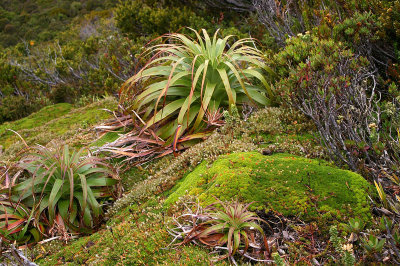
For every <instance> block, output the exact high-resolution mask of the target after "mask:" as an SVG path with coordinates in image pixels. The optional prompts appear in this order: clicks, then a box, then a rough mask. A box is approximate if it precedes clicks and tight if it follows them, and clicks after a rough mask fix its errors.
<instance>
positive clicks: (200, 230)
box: [179, 199, 270, 261]
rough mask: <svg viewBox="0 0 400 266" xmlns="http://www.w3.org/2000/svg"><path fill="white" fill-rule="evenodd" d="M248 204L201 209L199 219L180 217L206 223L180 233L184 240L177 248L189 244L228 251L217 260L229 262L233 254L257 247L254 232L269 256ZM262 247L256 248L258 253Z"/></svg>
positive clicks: (238, 203) (262, 233) (211, 206)
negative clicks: (260, 238) (201, 244)
mask: <svg viewBox="0 0 400 266" xmlns="http://www.w3.org/2000/svg"><path fill="white" fill-rule="evenodd" d="M250 205H251V203H250V204H247V205H245V204H242V203H240V202H238V201H236V202H222V201H221V200H219V199H217V202H215V203H214V204H212V205H210V206H208V207H207V208H205V209H204V214H201V215H194V216H193V215H183V216H190V217H192V219H193V218H195V217H196V218H198V219H199V220H205V221H204V222H201V223H197V222H194V223H193V225H192V229H191V230H186V231H184V232H183V235H184V236H185V238H184V239H183V241H182V242H181V243H180V244H179V245H182V244H186V243H190V242H192V241H194V242H196V241H200V242H201V243H203V244H205V245H207V246H209V247H213V248H216V249H217V250H218V249H227V251H228V253H227V254H226V255H224V256H222V257H221V258H220V259H225V258H230V259H232V260H233V256H234V255H235V254H236V253H240V254H241V255H245V254H246V253H247V252H248V250H249V248H250V247H253V248H254V247H258V246H259V245H258V244H257V243H256V232H259V233H260V234H261V236H262V239H263V242H264V245H265V248H266V249H267V253H268V255H269V253H270V252H269V247H268V243H267V240H266V237H265V234H264V231H263V229H262V228H261V227H260V225H259V224H258V223H257V221H259V222H263V221H264V220H262V219H260V218H259V217H258V216H257V215H256V214H255V213H253V212H250V211H248V207H249V206H250ZM260 248H261V247H258V249H260ZM233 261H234V260H233Z"/></svg>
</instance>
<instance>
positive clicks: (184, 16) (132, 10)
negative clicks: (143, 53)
mask: <svg viewBox="0 0 400 266" xmlns="http://www.w3.org/2000/svg"><path fill="white" fill-rule="evenodd" d="M152 2H153V3H152ZM179 5H180V6H179V7H176V5H175V6H174V5H167V4H165V3H159V2H158V1H138V0H134V1H124V2H121V3H120V4H119V5H118V6H117V8H116V9H115V19H116V21H117V26H118V28H120V29H121V30H122V32H124V33H129V34H130V35H131V36H132V37H133V38H137V37H140V36H150V37H152V36H159V35H162V34H165V33H168V32H176V31H178V30H179V29H181V28H184V27H197V28H209V27H210V26H211V23H210V22H207V20H206V19H205V18H204V17H202V16H199V15H197V14H196V13H195V12H194V11H193V10H192V9H191V8H189V7H188V6H187V5H183V6H181V5H182V4H181V3H180V4H179Z"/></svg>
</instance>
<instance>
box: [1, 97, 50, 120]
mask: <svg viewBox="0 0 400 266" xmlns="http://www.w3.org/2000/svg"><path fill="white" fill-rule="evenodd" d="M0 101H1V102H0V124H1V123H3V122H5V121H13V120H17V119H20V118H22V117H25V116H27V115H29V114H31V113H32V112H34V111H36V110H38V109H39V108H40V107H43V106H39V105H35V104H34V103H30V102H28V101H27V100H26V98H25V97H22V96H6V97H4V98H3V99H1V100H0Z"/></svg>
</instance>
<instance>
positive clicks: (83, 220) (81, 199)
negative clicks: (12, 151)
mask: <svg viewBox="0 0 400 266" xmlns="http://www.w3.org/2000/svg"><path fill="white" fill-rule="evenodd" d="M31 150H32V151H33V152H32V153H29V154H27V155H26V157H25V158H24V159H23V160H21V162H20V164H19V167H21V168H22V169H23V170H25V171H26V172H27V173H28V178H27V179H26V180H23V181H21V182H19V183H18V182H16V184H15V185H11V186H9V187H7V188H4V189H2V190H1V191H0V193H4V195H7V196H6V199H5V200H4V202H3V204H2V206H6V207H7V209H6V208H5V207H4V219H6V222H5V224H4V227H3V229H5V231H8V233H5V234H12V233H15V228H16V226H18V224H22V223H24V224H26V225H25V227H24V229H21V228H17V230H18V231H21V232H24V231H25V232H26V230H27V228H28V224H30V223H31V222H32V221H33V223H34V225H35V228H39V229H40V233H41V234H42V235H43V234H52V233H61V231H62V233H64V232H66V231H70V232H90V231H91V230H90V229H92V228H94V227H95V226H97V225H98V223H99V221H100V218H101V214H102V212H103V210H102V206H101V202H100V201H99V199H101V198H103V199H104V198H107V197H108V198H109V197H111V196H115V190H114V186H118V183H119V180H118V177H117V176H115V174H114V173H113V171H112V170H111V167H110V166H109V165H107V164H105V163H104V162H102V160H101V159H100V158H97V157H94V156H90V155H88V156H86V157H83V156H82V153H83V150H82V149H81V150H80V151H70V149H69V147H68V146H67V145H65V146H64V147H63V148H59V149H57V150H56V151H55V152H52V151H50V150H49V149H47V148H45V147H42V146H37V147H34V148H32V149H31ZM7 202H8V203H7ZM21 204H23V205H21ZM23 206H26V208H24V207H23ZM17 215H20V217H17ZM10 219H17V222H16V223H15V226H11V227H10V225H8V226H7V224H9V222H8V221H7V220H10ZM39 222H43V224H46V225H47V228H46V229H47V232H46V231H45V229H44V228H43V226H38V223H39ZM13 229H14V230H13ZM59 229H60V230H59ZM10 230H13V231H11V232H9V231H10ZM33 235H34V236H35V234H33ZM35 239H36V237H35Z"/></svg>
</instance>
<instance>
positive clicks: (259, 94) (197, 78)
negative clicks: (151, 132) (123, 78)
mask: <svg viewBox="0 0 400 266" xmlns="http://www.w3.org/2000/svg"><path fill="white" fill-rule="evenodd" d="M195 33H196V35H197V40H196V41H195V40H190V39H189V38H188V37H187V36H185V35H182V34H168V35H166V36H165V37H166V38H168V39H169V43H166V44H161V45H155V46H152V47H150V48H149V49H148V52H149V53H154V54H155V55H154V57H153V58H152V59H151V60H150V61H149V62H148V63H147V64H146V66H145V67H144V68H143V69H141V70H140V71H139V72H138V73H137V74H136V75H134V76H133V77H131V78H130V79H128V80H127V82H126V83H125V84H124V85H123V87H122V88H121V93H120V102H121V104H123V105H124V106H125V107H126V109H127V110H129V111H130V112H131V113H132V118H133V119H135V118H136V115H134V114H140V115H141V119H143V120H145V121H146V122H145V126H144V129H147V128H156V130H155V133H156V134H157V136H159V137H161V138H162V139H167V143H168V142H171V141H172V137H173V135H174V132H176V131H177V129H178V127H180V126H181V127H182V128H181V129H180V131H179V132H178V133H177V134H176V136H175V137H177V138H179V137H180V136H181V135H182V134H184V132H185V131H186V132H187V133H189V134H191V133H197V132H199V131H201V130H203V129H204V128H205V127H206V125H207V124H208V126H211V127H212V126H214V125H213V119H212V117H213V116H214V115H216V114H218V113H219V111H220V110H219V108H220V107H222V108H228V107H230V106H232V105H237V104H239V103H253V104H254V103H258V104H260V105H269V104H270V102H271V99H272V98H273V94H272V91H271V90H270V88H269V84H268V83H267V82H266V80H265V79H264V77H263V76H262V74H261V73H260V71H261V70H262V69H263V68H264V64H263V62H262V58H261V54H260V52H259V51H258V50H257V49H255V48H252V47H250V46H247V45H246V44H249V43H251V41H252V40H251V39H243V40H239V41H237V42H235V43H233V44H232V45H231V46H230V48H229V49H226V47H227V43H228V40H229V39H230V38H231V36H227V37H225V38H224V39H220V38H217V35H218V32H216V33H215V35H214V37H213V38H210V37H209V35H208V34H207V32H206V31H205V30H203V35H204V37H201V36H200V35H199V34H198V33H197V32H195ZM171 41H172V42H173V43H171ZM254 66H255V67H256V68H253V67H254ZM253 78H255V79H258V81H259V82H260V81H261V82H262V85H258V84H256V83H254V81H253V80H252V79H253ZM140 84H142V85H141V86H139V85H140ZM139 87H140V88H139ZM204 121H206V122H207V123H205V122H204Z"/></svg>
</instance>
